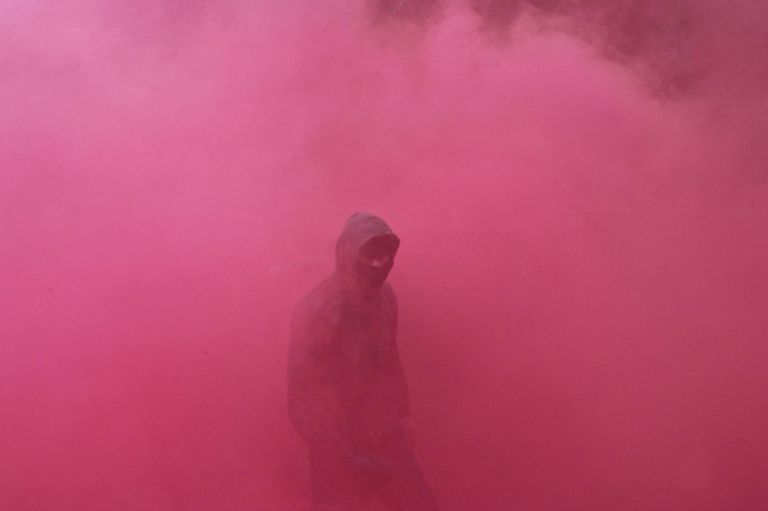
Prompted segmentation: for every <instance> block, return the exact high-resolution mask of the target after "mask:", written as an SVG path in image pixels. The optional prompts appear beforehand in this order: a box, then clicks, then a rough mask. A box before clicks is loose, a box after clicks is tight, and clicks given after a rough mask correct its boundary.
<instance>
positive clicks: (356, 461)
mask: <svg viewBox="0 0 768 511" xmlns="http://www.w3.org/2000/svg"><path fill="white" fill-rule="evenodd" d="M349 462H350V463H351V465H352V466H353V467H354V468H355V470H357V471H358V472H359V473H361V474H363V475H365V476H366V478H368V479H371V480H374V481H380V480H383V479H386V478H388V477H389V476H390V475H391V473H392V470H391V469H390V468H389V467H388V466H387V465H385V464H384V463H382V462H381V461H379V460H377V459H376V458H374V457H373V456H368V455H366V454H362V453H359V452H351V453H350V454H349Z"/></svg>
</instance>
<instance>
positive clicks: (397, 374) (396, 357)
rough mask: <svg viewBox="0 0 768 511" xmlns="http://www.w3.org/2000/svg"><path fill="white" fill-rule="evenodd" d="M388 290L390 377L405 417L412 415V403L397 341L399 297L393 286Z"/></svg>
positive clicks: (395, 395) (398, 409) (401, 413)
mask: <svg viewBox="0 0 768 511" xmlns="http://www.w3.org/2000/svg"><path fill="white" fill-rule="evenodd" d="M387 291H388V292H387V302H388V304H387V315H388V320H389V322H390V325H391V331H392V339H391V343H392V345H391V346H390V349H389V367H390V375H391V376H390V377H391V379H392V388H393V391H394V397H395V400H396V403H395V404H396V406H397V412H398V415H399V416H400V417H401V418H405V417H410V415H411V405H410V397H409V391H408V382H407V381H406V379H405V373H404V371H403V366H402V364H401V362H400V350H399V347H398V342H397V298H396V296H395V293H394V292H393V291H392V289H391V288H388V289H387Z"/></svg>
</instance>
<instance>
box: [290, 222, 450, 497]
mask: <svg viewBox="0 0 768 511" xmlns="http://www.w3.org/2000/svg"><path fill="white" fill-rule="evenodd" d="M399 246H400V239H399V238H398V237H397V236H396V235H395V234H394V233H393V232H392V230H391V229H390V228H389V226H388V225H387V224H386V222H384V221H383V220H382V219H381V218H379V217H377V216H374V215H372V214H369V213H356V214H354V215H352V217H350V218H349V220H347V222H346V225H345V226H344V229H343V231H342V233H341V236H340V237H339V239H338V241H337V244H336V270H335V271H334V272H333V273H332V274H331V275H330V276H329V277H328V278H326V279H325V280H324V281H323V282H321V283H320V284H319V285H318V286H317V287H315V288H314V289H313V290H312V291H311V292H310V293H309V294H308V295H307V296H305V297H304V298H303V299H302V300H300V301H299V303H298V304H297V306H296V307H295V309H294V311H293V315H292V318H291V341H290V348H289V357H288V359H289V362H288V411H289V416H290V418H291V421H292V422H293V424H294V426H295V428H296V430H297V431H298V433H299V435H300V436H301V437H302V439H303V440H304V442H305V443H306V444H307V447H308V450H309V461H310V471H311V487H312V501H313V511H353V510H354V511H358V510H360V509H363V508H364V506H365V505H367V504H368V503H370V502H371V501H374V500H375V501H378V502H379V503H381V504H383V505H384V506H385V507H386V508H387V509H389V510H392V511H436V510H437V505H436V502H435V498H434V496H433V494H432V492H431V490H430V489H429V487H428V485H427V483H426V481H425V480H424V476H423V474H422V471H421V468H420V467H419V464H418V462H417V460H416V458H415V456H414V453H413V449H412V445H411V435H410V427H409V426H408V424H409V416H410V408H409V397H408V386H407V384H406V380H405V376H404V374H403V369H402V366H401V364H400V357H399V354H398V347H397V342H396V330H397V301H396V297H395V293H394V291H393V290H392V287H391V286H390V285H389V284H388V283H386V279H387V276H388V275H389V272H390V271H391V270H392V266H393V264H394V260H395V255H396V254H397V250H398V247H399Z"/></svg>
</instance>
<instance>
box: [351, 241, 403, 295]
mask: <svg viewBox="0 0 768 511" xmlns="http://www.w3.org/2000/svg"><path fill="white" fill-rule="evenodd" d="M396 252H397V242H396V241H395V240H393V238H390V237H385V236H381V237H378V238H374V239H372V240H371V241H369V242H368V243H366V244H365V245H363V246H362V247H361V248H360V250H359V251H358V253H357V261H356V263H355V266H356V270H357V273H358V275H360V277H361V279H362V280H363V281H364V282H365V283H366V284H367V285H368V286H370V287H373V288H378V287H381V286H382V284H384V281H385V280H386V279H387V276H388V275H389V272H390V271H391V270H392V266H393V265H394V263H395V253H396Z"/></svg>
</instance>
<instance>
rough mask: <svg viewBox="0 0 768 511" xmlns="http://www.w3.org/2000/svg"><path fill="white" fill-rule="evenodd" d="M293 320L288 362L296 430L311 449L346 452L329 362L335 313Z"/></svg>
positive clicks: (291, 415) (330, 359)
mask: <svg viewBox="0 0 768 511" xmlns="http://www.w3.org/2000/svg"><path fill="white" fill-rule="evenodd" d="M302 316H304V315H303V314H302V313H301V312H299V313H297V314H294V317H293V318H292V321H291V347H290V354H289V362H288V412H289V415H290V418H291V420H292V422H293V424H294V425H295V427H296V430H297V431H298V432H299V435H300V436H301V437H302V438H303V439H304V441H305V442H306V443H307V445H308V446H309V447H310V448H312V449H323V450H330V451H336V452H343V451H345V450H346V449H347V445H346V442H345V441H344V440H343V438H342V436H341V432H340V427H339V426H340V423H339V413H340V409H339V402H338V395H337V390H336V389H335V388H334V386H333V382H332V374H330V365H331V364H332V357H333V349H332V347H333V343H334V338H335V336H336V330H337V329H336V325H335V322H334V321H333V318H332V317H328V315H327V314H326V315H323V314H318V315H317V316H315V317H302Z"/></svg>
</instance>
